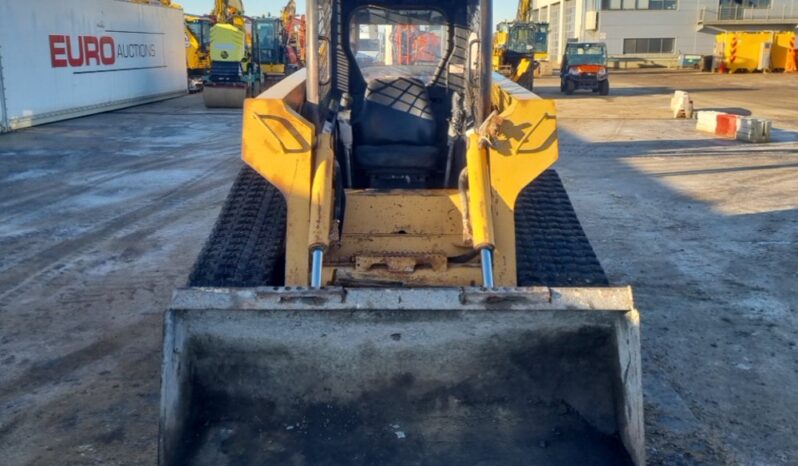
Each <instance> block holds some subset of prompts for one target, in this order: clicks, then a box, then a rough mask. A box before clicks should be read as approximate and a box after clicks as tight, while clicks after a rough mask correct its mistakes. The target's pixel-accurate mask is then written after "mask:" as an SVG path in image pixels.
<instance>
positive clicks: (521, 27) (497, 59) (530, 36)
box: [493, 0, 548, 90]
mask: <svg viewBox="0 0 798 466" xmlns="http://www.w3.org/2000/svg"><path fill="white" fill-rule="evenodd" d="M530 6H531V2H530V0H520V1H519V2H518V11H517V13H516V18H515V20H514V21H503V22H501V23H499V24H498V25H497V30H496V32H495V34H494V36H493V69H494V70H495V71H498V72H500V73H501V74H503V75H504V76H507V77H508V78H510V79H512V80H513V81H515V82H517V83H519V84H521V85H522V86H524V87H526V88H527V89H529V90H532V89H533V86H534V76H535V71H536V69H537V68H538V61H537V59H538V57H541V58H548V52H547V47H546V41H547V38H548V24H546V23H541V24H540V25H538V24H535V23H533V22H532V21H530Z"/></svg>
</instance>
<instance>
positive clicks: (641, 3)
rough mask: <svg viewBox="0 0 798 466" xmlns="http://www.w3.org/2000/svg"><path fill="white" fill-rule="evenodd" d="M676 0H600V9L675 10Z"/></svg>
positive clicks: (767, 0)
mask: <svg viewBox="0 0 798 466" xmlns="http://www.w3.org/2000/svg"><path fill="white" fill-rule="evenodd" d="M745 1H747V2H770V0H745ZM676 2H677V0H601V9H602V10H675V9H676V6H677V3H676ZM768 4H769V3H768ZM752 8H753V7H752ZM759 8H762V7H759Z"/></svg>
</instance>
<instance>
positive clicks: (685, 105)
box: [671, 91, 693, 119]
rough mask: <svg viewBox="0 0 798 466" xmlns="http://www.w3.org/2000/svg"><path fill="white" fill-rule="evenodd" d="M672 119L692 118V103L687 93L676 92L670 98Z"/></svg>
mask: <svg viewBox="0 0 798 466" xmlns="http://www.w3.org/2000/svg"><path fill="white" fill-rule="evenodd" d="M671 112H673V118H688V119H689V118H693V101H692V100H691V99H690V94H688V93H687V91H676V92H674V93H673V97H671Z"/></svg>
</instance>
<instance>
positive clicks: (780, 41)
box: [770, 31, 795, 70]
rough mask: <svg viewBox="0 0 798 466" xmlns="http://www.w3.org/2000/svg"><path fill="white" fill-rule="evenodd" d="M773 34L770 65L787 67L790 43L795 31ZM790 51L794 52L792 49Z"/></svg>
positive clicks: (779, 67) (793, 38) (776, 67)
mask: <svg viewBox="0 0 798 466" xmlns="http://www.w3.org/2000/svg"><path fill="white" fill-rule="evenodd" d="M775 36H776V37H775V40H774V41H773V48H772V49H771V53H770V66H771V67H773V68H775V69H779V70H783V69H785V68H787V59H788V57H789V54H790V52H791V50H790V43H791V41H792V42H793V43H794V41H795V32H792V31H789V32H777V33H776V34H775ZM792 53H795V51H792Z"/></svg>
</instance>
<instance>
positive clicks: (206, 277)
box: [188, 166, 286, 287]
mask: <svg viewBox="0 0 798 466" xmlns="http://www.w3.org/2000/svg"><path fill="white" fill-rule="evenodd" d="M285 222H286V206H285V198H284V197H283V195H282V193H280V191H279V190H277V188H275V187H274V186H273V185H272V184H270V183H269V182H268V181H266V180H265V179H264V178H263V177H262V176H261V175H259V174H258V173H257V172H256V171H254V170H253V169H251V168H249V167H248V166H244V167H243V168H242V169H241V172H239V174H238V178H236V181H235V183H233V187H232V188H231V189H230V193H229V194H228V195H227V200H226V201H225V204H224V207H222V212H221V213H220V214H219V218H218V219H217V220H216V225H215V226H214V227H213V232H212V233H211V236H210V238H208V241H207V242H206V243H205V246H204V247H203V248H202V252H201V253H200V255H199V257H198V258H197V262H196V263H195V264H194V269H193V270H192V272H191V276H190V277H189V282H188V285H189V286H218V287H222V286H225V287H249V286H267V285H269V286H271V285H281V284H282V275H283V273H282V272H283V271H282V267H283V265H282V264H283V261H282V258H283V255H284V251H285Z"/></svg>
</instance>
